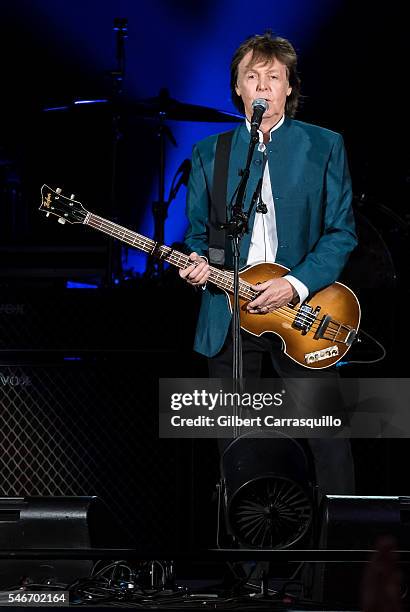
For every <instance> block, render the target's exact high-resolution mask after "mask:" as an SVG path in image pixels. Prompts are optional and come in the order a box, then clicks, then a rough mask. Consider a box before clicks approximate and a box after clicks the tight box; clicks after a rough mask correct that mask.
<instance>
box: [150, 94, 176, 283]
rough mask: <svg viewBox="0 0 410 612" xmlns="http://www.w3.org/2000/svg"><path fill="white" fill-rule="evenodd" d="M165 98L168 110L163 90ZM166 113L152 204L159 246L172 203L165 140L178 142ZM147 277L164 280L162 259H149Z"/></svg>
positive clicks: (165, 96) (161, 115)
mask: <svg viewBox="0 0 410 612" xmlns="http://www.w3.org/2000/svg"><path fill="white" fill-rule="evenodd" d="M161 97H163V98H164V107H165V108H166V99H167V98H168V97H169V94H168V91H167V90H165V89H162V90H161V91H160V98H161ZM165 120H166V111H164V112H162V113H161V114H160V124H159V128H158V134H157V135H158V139H159V192H158V200H157V201H156V202H153V203H152V214H153V217H154V240H155V242H156V243H157V244H158V245H162V244H164V241H165V220H166V218H167V216H168V208H169V205H170V203H171V201H170V200H169V201H168V202H167V201H166V200H165V165H166V164H165V157H166V153H165V144H166V143H165V140H166V138H168V140H170V142H172V144H173V145H174V147H176V146H177V142H176V140H175V138H174V135H173V133H172V131H171V129H170V128H169V127H168V126H167V125H165ZM145 276H146V277H149V278H153V277H156V278H158V279H159V280H160V281H162V280H163V276H164V262H163V261H162V260H161V259H156V258H155V257H149V258H148V263H147V268H146V270H145Z"/></svg>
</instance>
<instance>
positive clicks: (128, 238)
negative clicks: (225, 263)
mask: <svg viewBox="0 0 410 612" xmlns="http://www.w3.org/2000/svg"><path fill="white" fill-rule="evenodd" d="M96 217H98V216H97V215H92V214H91V213H90V218H89V220H88V224H89V225H91V226H92V227H95V228H96V229H101V230H102V231H106V232H107V233H109V234H110V235H113V236H120V237H121V239H122V240H123V241H125V242H127V243H128V244H131V245H132V246H135V245H136V244H137V243H140V244H139V245H138V246H139V248H141V249H142V250H144V251H146V252H148V253H149V252H152V251H153V250H154V249H155V247H156V243H155V242H154V241H153V240H151V239H149V238H146V237H144V236H142V235H140V234H137V233H136V232H132V231H131V230H128V229H126V228H123V227H121V226H119V225H117V224H115V223H112V222H110V221H106V220H105V219H102V218H101V217H100V218H99V219H96ZM148 245H149V246H148ZM151 245H152V246H151ZM159 249H160V250H162V251H165V254H164V255H165V256H164V259H166V260H168V261H171V262H172V263H174V264H175V265H177V266H181V267H187V266H188V265H190V262H189V258H188V257H187V256H186V255H184V254H182V253H179V252H178V251H177V252H174V253H173V249H172V248H171V247H167V246H165V245H160V247H159ZM167 253H168V257H167ZM181 264H182V265H181ZM211 269H212V270H214V271H215V272H216V275H214V276H216V277H217V280H218V281H219V282H220V281H221V278H220V277H222V280H223V281H224V284H225V285H226V287H227V289H231V290H232V280H231V279H230V278H229V276H231V275H229V273H228V274H227V273H226V271H219V270H217V269H215V268H211ZM227 276H228V278H229V280H227V278H226V277H227ZM241 284H242V289H243V290H244V291H242V294H243V293H245V297H249V299H250V298H251V297H256V295H258V294H257V293H256V292H254V291H253V290H251V289H249V286H248V287H247V286H246V281H241ZM279 311H282V312H279ZM285 313H290V314H291V316H286V315H285ZM270 314H275V315H279V316H281V317H282V318H285V319H288V320H291V321H292V322H293V321H294V319H295V318H296V316H299V319H302V322H306V320H309V319H311V320H312V321H313V322H314V321H315V319H316V317H314V316H313V317H312V316H311V315H309V313H295V311H294V310H293V309H291V308H285V307H281V308H278V309H276V310H274V311H272V312H271V313H270ZM303 319H304V320H303ZM330 324H332V325H333V326H334V328H335V329H329V331H330V332H333V337H332V338H329V340H331V341H334V340H335V338H336V336H337V335H338V334H339V332H340V331H341V329H346V330H350V328H349V327H347V326H344V325H342V324H339V323H337V322H334V321H330V322H329V324H328V328H329V326H330ZM319 325H320V323H319V322H318V323H317V324H314V323H313V324H312V325H311V326H310V329H309V330H308V331H313V330H314V329H315V328H317V327H319Z"/></svg>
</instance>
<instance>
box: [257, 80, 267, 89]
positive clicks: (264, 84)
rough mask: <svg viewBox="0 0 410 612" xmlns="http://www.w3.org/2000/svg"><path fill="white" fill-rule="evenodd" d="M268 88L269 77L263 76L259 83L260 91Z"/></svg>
mask: <svg viewBox="0 0 410 612" xmlns="http://www.w3.org/2000/svg"><path fill="white" fill-rule="evenodd" d="M267 88H268V79H267V78H265V77H261V78H260V79H259V83H258V89H259V91H265V90H266V89H267Z"/></svg>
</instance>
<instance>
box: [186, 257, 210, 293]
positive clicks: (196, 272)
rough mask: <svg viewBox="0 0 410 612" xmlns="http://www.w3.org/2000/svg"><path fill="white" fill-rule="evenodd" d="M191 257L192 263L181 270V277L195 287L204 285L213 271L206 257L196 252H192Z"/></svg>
mask: <svg viewBox="0 0 410 612" xmlns="http://www.w3.org/2000/svg"><path fill="white" fill-rule="evenodd" d="M189 259H190V260H191V261H192V265H191V266H188V267H187V268H184V269H183V270H180V271H179V275H180V277H181V278H185V280H186V281H187V282H188V283H189V284H190V285H193V286H194V287H199V286H200V285H204V284H205V283H206V281H207V280H208V278H209V275H210V273H211V269H210V267H209V264H208V262H207V260H206V259H205V258H204V257H200V256H199V255H198V254H197V253H195V252H193V253H191V255H190V256H189Z"/></svg>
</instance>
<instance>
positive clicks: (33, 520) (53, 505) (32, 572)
mask: <svg viewBox="0 0 410 612" xmlns="http://www.w3.org/2000/svg"><path fill="white" fill-rule="evenodd" d="M116 534H118V531H117V526H116V524H115V521H114V519H113V517H112V516H111V515H110V512H109V510H108V508H107V507H106V506H105V504H104V503H103V502H102V501H101V500H100V499H99V498H98V497H95V496H94V497H86V496H81V497H0V550H2V551H6V550H10V549H18V550H25V551H29V550H30V549H35V548H44V549H53V548H70V549H77V550H78V549H84V548H94V547H101V546H110V545H114V544H115V543H117V545H119V544H121V538H120V537H118V539H116V537H115V536H116ZM92 564H93V562H92V561H88V560H71V561H65V560H53V561H51V560H41V561H39V560H37V561H30V560H27V561H26V560H18V559H13V560H11V559H7V560H2V561H0V588H1V589H3V590H4V588H13V587H18V586H19V585H20V584H21V583H22V581H24V582H25V583H29V584H30V583H33V584H35V583H39V582H44V581H45V580H47V581H51V582H52V583H53V582H56V583H57V582H58V583H69V582H72V581H73V580H75V579H76V578H79V577H83V576H87V575H88V574H89V573H90V570H91V568H92Z"/></svg>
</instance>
